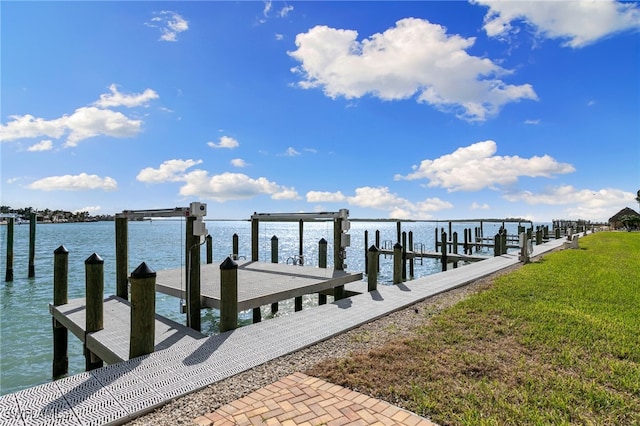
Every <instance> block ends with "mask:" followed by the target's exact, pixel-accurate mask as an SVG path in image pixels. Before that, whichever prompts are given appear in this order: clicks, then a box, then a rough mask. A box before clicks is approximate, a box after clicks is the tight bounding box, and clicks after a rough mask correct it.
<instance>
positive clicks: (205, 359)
mask: <svg viewBox="0 0 640 426" xmlns="http://www.w3.org/2000/svg"><path fill="white" fill-rule="evenodd" d="M565 241H566V240H565V239H558V240H553V241H550V242H548V243H546V244H543V245H539V246H536V247H534V252H533V256H536V255H539V254H542V253H544V252H547V251H551V250H553V249H555V248H558V247H562V245H563V244H564V242H565ZM516 263H518V255H517V254H507V255H503V256H499V257H494V258H491V259H487V260H485V261H482V262H477V263H474V264H472V265H468V266H465V267H464V268H458V269H453V270H450V271H448V272H441V273H437V274H433V275H430V276H427V277H424V278H420V279H415V280H412V281H407V282H404V283H402V284H398V285H389V286H384V285H379V286H378V290H376V291H374V292H371V293H367V292H366V283H365V282H362V286H363V288H364V289H365V292H364V293H363V294H360V295H356V296H353V297H350V298H346V299H342V300H338V301H336V302H334V303H330V304H326V305H321V306H318V307H314V308H310V309H306V310H303V311H301V312H297V313H295V314H291V315H287V316H283V317H279V318H274V319H271V320H268V321H263V322H260V323H255V324H252V325H248V326H244V327H241V328H238V329H236V330H233V331H230V332H226V333H222V334H219V335H216V336H212V337H207V338H204V339H199V340H194V341H192V342H188V343H185V344H180V345H173V346H172V347H170V348H169V349H165V350H160V351H158V352H154V353H152V354H150V355H146V356H143V357H139V358H134V359H131V360H128V361H124V362H120V363H116V364H112V365H109V366H106V367H102V368H99V369H96V370H93V371H90V372H86V373H81V374H77V375H74V376H70V377H66V378H63V379H60V380H57V381H55V382H51V383H46V384H43V385H39V386H35V387H33V388H29V389H25V390H22V391H19V392H16V393H12V394H8V395H4V396H2V397H0V419H2V420H3V424H5V425H54V424H58V425H104V424H122V423H126V422H127V421H129V420H131V419H133V418H135V417H138V416H140V415H142V414H144V413H147V412H149V411H151V410H153V409H155V408H157V407H159V406H162V405H164V404H165V403H167V402H169V401H170V400H172V399H174V398H177V397H180V396H183V395H186V394H188V393H191V392H194V391H197V390H199V389H201V388H203V387H205V386H207V385H209V384H212V383H215V382H217V381H220V380H223V379H225V378H228V377H231V376H233V375H235V374H237V373H240V372H242V371H245V370H249V369H251V368H253V367H256V366H258V365H260V364H263V363H265V362H267V361H270V360H272V359H275V358H278V357H281V356H283V355H287V354H289V353H292V352H295V351H298V350H300V349H303V348H305V347H308V346H310V345H313V344H314V343H317V342H320V341H322V340H326V339H329V338H331V337H332V336H335V335H337V334H340V333H343V332H344V331H347V330H350V329H352V328H355V327H357V326H359V325H361V324H364V323H367V322H370V321H372V320H375V319H377V318H379V317H382V316H384V315H387V314H389V313H390V312H393V311H396V310H399V309H402V308H405V307H408V306H410V305H412V304H414V303H416V302H418V301H421V300H423V299H425V298H428V297H430V296H433V295H435V294H438V293H441V292H444V291H447V290H451V289H453V288H456V287H460V286H463V285H465V284H467V283H469V282H471V281H474V280H477V279H479V278H482V277H484V276H486V275H489V274H491V273H493V272H496V271H499V270H502V269H504V268H507V267H509V266H511V265H514V264H516ZM352 285H353V284H352Z"/></svg>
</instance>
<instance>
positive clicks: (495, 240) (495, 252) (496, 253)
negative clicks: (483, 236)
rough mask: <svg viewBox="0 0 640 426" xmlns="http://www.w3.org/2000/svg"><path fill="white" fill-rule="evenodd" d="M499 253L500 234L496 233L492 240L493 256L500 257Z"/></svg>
mask: <svg viewBox="0 0 640 426" xmlns="http://www.w3.org/2000/svg"><path fill="white" fill-rule="evenodd" d="M500 253H501V249H500V232H498V233H497V234H496V235H495V237H494V238H493V256H494V257H496V256H500Z"/></svg>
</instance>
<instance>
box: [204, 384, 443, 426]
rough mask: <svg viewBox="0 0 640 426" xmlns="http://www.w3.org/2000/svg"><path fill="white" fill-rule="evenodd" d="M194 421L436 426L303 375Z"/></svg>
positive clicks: (214, 425)
mask: <svg viewBox="0 0 640 426" xmlns="http://www.w3.org/2000/svg"><path fill="white" fill-rule="evenodd" d="M194 422H195V423H196V424H197V425H200V426H232V425H233V426H242V425H282V426H319V425H326V426H338V425H363V426H364V425H376V426H378V425H406V426H436V425H435V424H434V423H432V422H430V421H429V420H426V419H424V418H422V417H420V416H418V415H416V414H413V413H411V412H409V411H406V410H404V409H402V408H399V407H396V406H394V405H391V404H389V403H388V402H385V401H381V400H379V399H375V398H371V397H369V396H367V395H364V394H361V393H359V392H355V391H352V390H350V389H347V388H343V387H342V386H338V385H334V384H332V383H329V382H326V381H324V380H322V379H318V378H316V377H311V376H307V375H305V374H302V373H294V374H292V375H290V376H288V377H285V378H284V379H281V380H279V381H277V382H275V383H272V384H270V385H268V386H265V387H264V388H261V389H258V390H257V391H255V392H253V393H251V394H250V395H247V396H245V397H244V398H241V399H238V400H236V401H233V402H232V403H230V404H227V405H225V406H223V407H220V408H219V409H218V410H216V411H215V412H213V413H209V414H205V415H204V416H200V417H198V418H197V419H195V421H194Z"/></svg>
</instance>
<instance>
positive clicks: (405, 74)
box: [289, 18, 537, 121]
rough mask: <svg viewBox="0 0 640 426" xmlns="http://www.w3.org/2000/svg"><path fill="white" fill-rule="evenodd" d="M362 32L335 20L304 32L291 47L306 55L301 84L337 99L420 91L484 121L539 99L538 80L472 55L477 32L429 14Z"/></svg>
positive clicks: (421, 96)
mask: <svg viewBox="0 0 640 426" xmlns="http://www.w3.org/2000/svg"><path fill="white" fill-rule="evenodd" d="M357 37H358V33H357V32H356V31H352V30H342V29H334V28H330V27H327V26H316V27H314V28H311V29H310V30H309V31H308V32H306V33H301V34H298V35H297V36H296V46H297V50H295V51H292V52H289V55H290V56H291V57H293V58H294V59H296V60H298V61H299V62H300V65H299V66H297V67H295V68H293V69H292V71H293V72H294V73H296V74H298V75H300V76H301V77H302V81H300V82H299V83H298V86H299V87H301V88H304V89H311V88H322V89H323V90H324V93H325V94H326V95H327V96H329V97H331V98H336V97H340V96H342V97H344V98H346V99H354V98H361V97H363V96H365V95H371V96H375V97H378V98H380V99H382V100H400V99H407V98H410V97H413V96H417V101H418V102H425V103H428V104H430V105H433V106H434V107H436V108H437V109H439V110H443V111H447V112H448V111H453V112H455V113H456V115H457V116H458V117H459V118H462V119H465V120H468V121H484V120H486V119H487V118H489V117H491V116H494V115H496V114H497V113H498V112H499V111H500V109H501V108H502V107H503V106H504V105H505V104H507V103H510V102H517V101H519V100H522V99H533V100H537V95H536V93H535V91H534V90H533V87H532V86H531V85H530V84H522V85H510V84H507V83H505V82H504V81H502V80H501V77H502V76H506V75H509V74H511V73H512V72H511V71H509V70H506V69H504V68H502V67H500V66H499V65H497V64H496V63H494V62H492V61H491V60H490V59H488V58H481V57H477V56H471V55H469V54H468V53H467V52H466V49H468V48H470V47H471V46H473V44H474V43H475V38H463V37H460V36H458V35H448V34H447V33H446V29H445V28H444V27H442V26H440V25H436V24H432V23H430V22H429V21H426V20H423V19H416V18H407V19H402V20H400V21H398V22H397V23H396V26H395V27H393V28H390V29H388V30H387V31H385V32H384V33H378V34H374V35H373V36H371V37H370V38H368V39H366V40H363V41H361V42H359V41H357V40H356V39H357Z"/></svg>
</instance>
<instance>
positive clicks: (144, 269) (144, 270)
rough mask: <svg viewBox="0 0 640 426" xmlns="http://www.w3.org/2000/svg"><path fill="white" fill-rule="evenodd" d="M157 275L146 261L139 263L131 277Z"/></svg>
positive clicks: (151, 276)
mask: <svg viewBox="0 0 640 426" xmlns="http://www.w3.org/2000/svg"><path fill="white" fill-rule="evenodd" d="M155 276H156V271H154V270H153V269H151V268H150V267H149V265H147V264H146V263H145V262H142V263H141V264H140V265H138V267H137V268H136V269H134V270H133V272H132V273H131V278H133V279H143V278H154V277H155Z"/></svg>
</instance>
